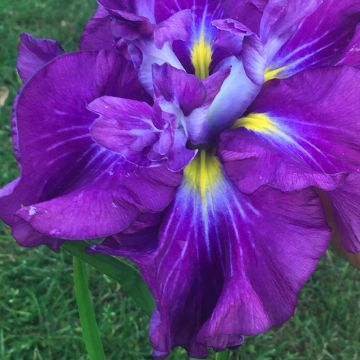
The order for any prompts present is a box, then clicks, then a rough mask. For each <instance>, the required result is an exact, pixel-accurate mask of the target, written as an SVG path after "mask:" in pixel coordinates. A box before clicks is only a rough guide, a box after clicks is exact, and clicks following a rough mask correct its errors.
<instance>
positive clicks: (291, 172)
mask: <svg viewBox="0 0 360 360" xmlns="http://www.w3.org/2000/svg"><path fill="white" fill-rule="evenodd" d="M359 81H360V73H359V70H357V69H355V68H350V67H338V68H335V67H334V68H324V69H317V70H309V71H306V72H303V73H301V74H298V75H296V76H294V77H292V78H290V79H287V80H274V81H273V82H271V83H269V84H268V86H265V87H264V89H263V90H262V92H261V93H260V95H259V96H258V98H257V99H256V101H255V102H254V103H253V104H252V105H251V107H250V109H249V113H248V115H245V116H244V117H243V118H241V119H239V120H238V121H237V123H236V125H235V126H236V127H238V129H234V130H230V131H228V132H226V133H225V134H224V135H223V137H222V140H221V142H220V143H221V145H220V154H221V157H222V159H223V161H224V162H225V163H226V165H225V166H226V168H227V170H228V172H229V175H230V177H231V178H232V179H233V181H235V182H236V183H237V184H238V186H239V187H240V188H241V189H242V190H243V191H246V192H251V191H254V190H256V189H257V188H258V187H259V186H261V185H263V184H270V185H271V186H275V187H278V188H280V189H281V190H285V191H290V190H294V189H302V188H304V187H307V186H317V187H319V188H321V189H324V190H329V191H331V190H334V189H335V188H336V187H337V185H338V183H339V181H341V179H342V178H343V176H344V174H346V173H348V172H352V171H354V172H356V171H358V169H359V168H360V157H359V151H360V143H359V139H358V136H357V134H358V133H359V131H360V128H359V126H360V121H359V119H358V117H359V113H360V109H359V101H358V91H359V90H358V88H359V85H358V84H359Z"/></svg>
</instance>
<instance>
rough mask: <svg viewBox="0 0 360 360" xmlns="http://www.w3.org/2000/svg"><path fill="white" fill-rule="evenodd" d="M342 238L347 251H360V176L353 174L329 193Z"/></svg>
mask: <svg viewBox="0 0 360 360" xmlns="http://www.w3.org/2000/svg"><path fill="white" fill-rule="evenodd" d="M327 195H328V197H329V200H330V203H331V204H332V207H333V211H334V215H335V220H336V224H337V229H338V231H339V235H340V239H341V241H342V243H343V246H344V247H345V248H346V250H347V251H349V252H352V253H358V252H360V206H359V204H360V176H359V174H351V175H350V176H348V177H347V179H346V180H345V182H344V184H343V185H342V186H340V187H339V188H338V189H336V190H335V191H331V192H329V193H328V194H327Z"/></svg>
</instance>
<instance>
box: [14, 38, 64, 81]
mask: <svg viewBox="0 0 360 360" xmlns="http://www.w3.org/2000/svg"><path fill="white" fill-rule="evenodd" d="M63 53H64V50H63V49H62V47H61V46H60V44H59V43H58V42H57V41H54V40H48V39H39V38H35V37H33V36H32V35H30V34H27V33H23V34H22V35H21V37H20V43H19V55H18V60H17V69H18V73H19V75H20V78H21V80H22V81H23V83H25V82H26V81H27V80H29V79H30V78H31V77H32V76H33V75H34V74H35V73H36V72H37V71H38V70H40V69H41V68H42V67H43V66H44V65H45V64H47V63H48V62H49V61H51V60H52V59H53V58H55V57H57V56H59V55H61V54H63Z"/></svg>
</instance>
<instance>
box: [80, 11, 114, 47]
mask: <svg viewBox="0 0 360 360" xmlns="http://www.w3.org/2000/svg"><path fill="white" fill-rule="evenodd" d="M111 23H112V21H111V16H110V14H109V12H108V11H107V10H106V9H105V8H104V7H102V6H99V7H98V9H97V10H96V12H95V14H94V15H93V17H92V18H91V19H90V20H89V22H88V23H87V24H86V27H85V29H84V31H83V34H82V37H81V40H80V49H81V50H96V51H98V50H111V49H114V48H115V45H116V41H115V38H114V36H113V33H112V28H111Z"/></svg>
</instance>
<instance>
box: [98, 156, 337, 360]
mask: <svg viewBox="0 0 360 360" xmlns="http://www.w3.org/2000/svg"><path fill="white" fill-rule="evenodd" d="M203 156H204V154H202V155H200V158H198V159H197V160H195V161H194V163H192V164H191V165H190V167H189V168H188V169H187V170H185V177H184V181H183V184H182V186H181V188H180V189H179V191H178V193H177V196H176V199H175V201H174V203H173V205H172V206H171V208H170V209H169V211H168V213H167V215H166V216H165V218H164V222H163V224H162V226H161V229H160V231H159V234H158V239H156V238H155V234H153V233H152V234H151V237H149V238H148V239H146V238H145V239H144V237H143V235H146V233H145V234H142V235H140V236H139V237H134V238H132V239H128V238H124V237H121V238H120V239H117V240H116V241H114V240H112V241H111V242H109V241H108V242H106V243H105V244H103V245H100V246H99V247H97V251H100V252H106V253H109V254H115V255H121V256H123V255H124V254H126V255H129V253H130V256H131V258H132V259H133V261H135V262H136V263H137V264H138V266H139V267H140V269H141V270H142V274H143V276H144V278H145V279H146V281H147V283H148V285H149V287H150V288H151V290H152V292H153V295H154V296H155V299H156V302H157V310H156V312H155V313H154V315H153V319H152V324H151V329H150V331H151V341H152V344H153V346H154V350H155V354H162V356H165V355H167V354H168V353H169V352H170V351H171V350H172V348H174V347H175V346H182V347H185V348H186V349H187V351H188V353H189V355H190V356H191V357H197V358H205V357H206V356H207V355H208V354H207V352H208V348H209V347H212V348H214V349H216V350H221V349H224V348H226V347H234V346H238V345H240V344H241V343H242V335H254V334H258V333H260V332H263V331H266V330H267V329H269V328H270V327H272V326H276V325H280V324H281V323H283V322H284V321H286V320H288V318H289V317H290V316H291V315H292V314H293V312H294V308H295V304H296V297H297V293H298V291H299V290H300V289H301V287H302V286H303V284H304V282H305V281H306V280H307V278H308V277H309V276H310V274H311V273H312V271H313V270H314V268H315V266H316V263H317V261H318V260H319V258H320V256H321V255H322V254H323V253H324V251H325V249H326V246H327V244H328V241H329V238H330V232H329V230H328V228H327V226H326V223H325V220H324V216H323V212H322V207H321V203H320V201H319V199H318V198H317V196H316V194H315V193H314V192H313V191H312V190H305V191H303V192H295V193H283V192H280V191H276V190H272V189H270V188H268V189H265V188H263V189H262V190H259V191H258V192H257V193H255V194H253V195H251V196H248V195H243V194H241V193H240V192H239V191H238V190H237V189H236V188H235V187H234V186H233V184H231V183H230V182H229V181H228V179H227V177H226V175H225V174H223V173H222V170H221V165H220V164H219V163H218V162H217V160H216V159H215V158H213V157H209V158H207V157H206V156H205V157H203ZM201 164H203V165H201ZM200 179H206V184H204V183H203V182H202V180H200ZM310 239H311V240H310ZM126 240H129V241H126Z"/></svg>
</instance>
